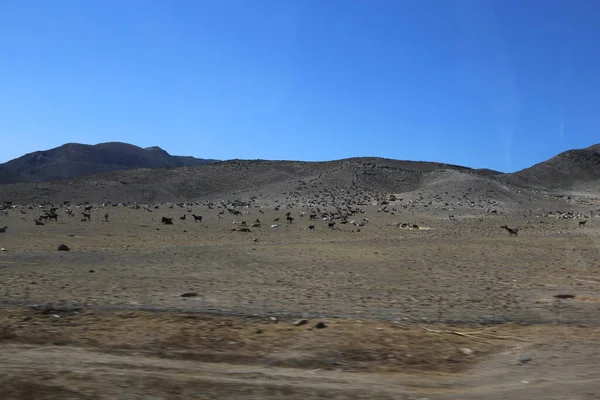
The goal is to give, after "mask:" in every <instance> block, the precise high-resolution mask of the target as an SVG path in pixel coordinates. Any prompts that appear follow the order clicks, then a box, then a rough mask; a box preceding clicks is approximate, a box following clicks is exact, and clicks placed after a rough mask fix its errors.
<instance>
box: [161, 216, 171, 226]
mask: <svg viewBox="0 0 600 400" xmlns="http://www.w3.org/2000/svg"><path fill="white" fill-rule="evenodd" d="M160 222H162V223H163V224H165V225H173V218H167V217H162V219H161V220H160Z"/></svg>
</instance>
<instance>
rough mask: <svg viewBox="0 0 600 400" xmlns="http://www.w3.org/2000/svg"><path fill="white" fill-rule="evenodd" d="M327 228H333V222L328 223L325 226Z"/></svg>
mask: <svg viewBox="0 0 600 400" xmlns="http://www.w3.org/2000/svg"><path fill="white" fill-rule="evenodd" d="M327 226H329V227H330V228H333V227H334V226H335V221H334V222H329V223H328V224H327Z"/></svg>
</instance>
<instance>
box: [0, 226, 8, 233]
mask: <svg viewBox="0 0 600 400" xmlns="http://www.w3.org/2000/svg"><path fill="white" fill-rule="evenodd" d="M7 228H8V226H4V227H3V228H0V233H4V232H6V229H7Z"/></svg>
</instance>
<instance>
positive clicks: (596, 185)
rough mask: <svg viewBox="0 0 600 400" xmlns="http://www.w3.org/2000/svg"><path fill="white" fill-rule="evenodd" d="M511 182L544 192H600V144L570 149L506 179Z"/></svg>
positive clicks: (508, 175) (506, 176)
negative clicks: (543, 190)
mask: <svg viewBox="0 0 600 400" xmlns="http://www.w3.org/2000/svg"><path fill="white" fill-rule="evenodd" d="M503 179H506V180H507V181H509V182H510V183H514V184H517V185H519V186H525V187H536V188H540V189H563V190H590V189H593V190H598V189H600V144H596V145H593V146H590V147H587V148H585V149H575V150H568V151H565V152H563V153H560V154H558V155H557V156H555V157H552V158H551V159H549V160H546V161H544V162H541V163H539V164H535V165H534V166H532V167H529V168H526V169H523V170H521V171H518V172H515V173H512V174H506V175H504V176H503Z"/></svg>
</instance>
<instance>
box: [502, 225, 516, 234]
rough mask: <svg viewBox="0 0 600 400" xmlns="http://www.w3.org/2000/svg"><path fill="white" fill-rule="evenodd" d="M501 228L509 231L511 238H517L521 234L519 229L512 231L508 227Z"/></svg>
mask: <svg viewBox="0 0 600 400" xmlns="http://www.w3.org/2000/svg"><path fill="white" fill-rule="evenodd" d="M500 228H504V229H506V230H507V231H508V234H509V236H517V234H518V233H519V229H518V228H515V229H511V228H509V227H508V226H506V225H502V226H501V227H500Z"/></svg>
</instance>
